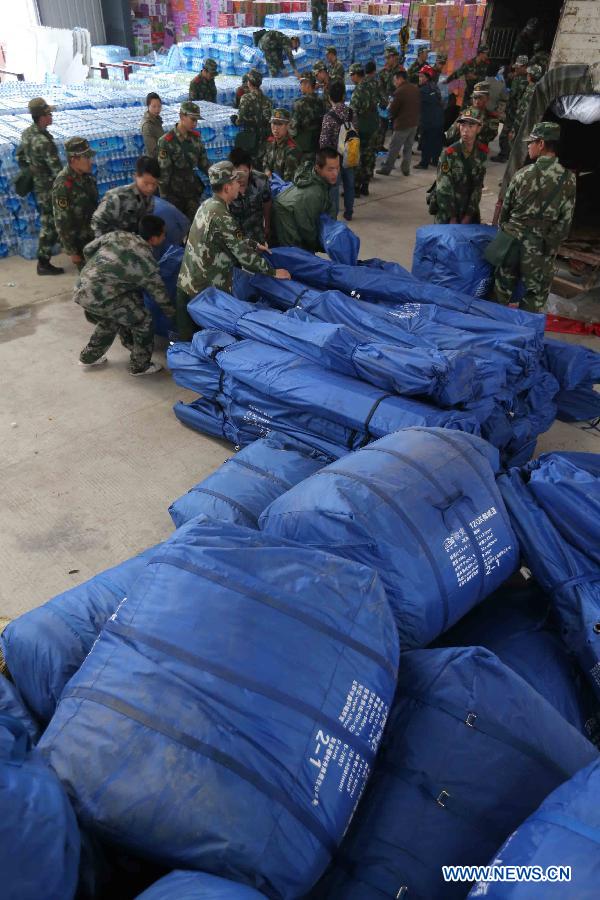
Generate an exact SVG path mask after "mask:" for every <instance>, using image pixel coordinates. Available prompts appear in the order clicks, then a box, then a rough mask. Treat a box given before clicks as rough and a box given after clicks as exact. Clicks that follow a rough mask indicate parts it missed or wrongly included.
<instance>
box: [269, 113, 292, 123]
mask: <svg viewBox="0 0 600 900" xmlns="http://www.w3.org/2000/svg"><path fill="white" fill-rule="evenodd" d="M290 119H291V115H290V111H289V109H274V110H273V114H272V115H271V122H284V123H285V124H286V125H287V124H288V123H289V121H290Z"/></svg>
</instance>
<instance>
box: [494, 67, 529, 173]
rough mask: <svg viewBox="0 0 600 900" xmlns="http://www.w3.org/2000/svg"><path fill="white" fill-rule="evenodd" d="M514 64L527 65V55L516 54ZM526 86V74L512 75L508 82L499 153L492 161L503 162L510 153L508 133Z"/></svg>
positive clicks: (512, 125)
mask: <svg viewBox="0 0 600 900" xmlns="http://www.w3.org/2000/svg"><path fill="white" fill-rule="evenodd" d="M515 64H516V65H518V66H526V65H527V57H526V56H518V57H517V59H516V61H515ZM526 87H527V76H526V75H514V76H513V78H512V80H511V82H510V91H509V94H508V102H507V104H506V114H505V116H504V127H503V128H502V134H501V135H500V153H499V154H498V156H496V157H494V159H493V160H492V161H493V162H504V161H505V160H507V159H508V157H509V154H510V139H509V134H510V132H511V131H512V130H513V129H514V124H515V118H516V115H517V109H518V107H519V102H520V100H521V97H522V96H523V92H524V91H525V88H526Z"/></svg>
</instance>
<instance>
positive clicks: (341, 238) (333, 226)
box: [319, 213, 360, 266]
mask: <svg viewBox="0 0 600 900" xmlns="http://www.w3.org/2000/svg"><path fill="white" fill-rule="evenodd" d="M319 238H320V241H321V246H322V247H323V249H324V250H325V252H326V253H327V254H328V255H329V257H330V258H331V259H333V260H334V262H337V263H342V264H344V265H347V266H355V265H356V263H357V260H358V254H359V252H360V238H359V236H358V235H357V234H355V233H354V232H353V231H352V229H351V228H349V227H348V226H347V225H346V223H345V222H343V221H342V220H341V219H340V220H339V221H338V220H337V219H332V218H331V216H326V215H325V214H324V213H322V214H321V215H320V216H319Z"/></svg>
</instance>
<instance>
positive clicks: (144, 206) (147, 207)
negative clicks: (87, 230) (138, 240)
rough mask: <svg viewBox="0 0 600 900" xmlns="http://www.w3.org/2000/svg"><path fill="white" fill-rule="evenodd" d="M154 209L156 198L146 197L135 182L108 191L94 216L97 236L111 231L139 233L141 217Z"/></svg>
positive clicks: (94, 228) (93, 220)
mask: <svg viewBox="0 0 600 900" xmlns="http://www.w3.org/2000/svg"><path fill="white" fill-rule="evenodd" d="M153 210H154V198H153V197H144V195H143V194H140V192H139V191H138V189H137V187H136V185H135V182H132V184H125V185H123V186H122V187H116V188H112V189H111V190H110V191H107V192H106V194H105V195H104V197H103V198H102V200H101V201H100V204H99V206H98V209H97V210H96V212H95V213H94V215H93V216H92V231H93V232H94V235H95V237H100V235H101V234H108V232H109V231H130V232H132V234H137V232H138V228H139V227H140V219H141V218H142V216H147V215H148V214H149V213H151V212H153Z"/></svg>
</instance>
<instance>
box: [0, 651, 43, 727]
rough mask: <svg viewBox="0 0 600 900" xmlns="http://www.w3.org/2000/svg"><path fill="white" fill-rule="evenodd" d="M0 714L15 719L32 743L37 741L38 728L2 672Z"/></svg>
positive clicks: (17, 692)
mask: <svg viewBox="0 0 600 900" xmlns="http://www.w3.org/2000/svg"><path fill="white" fill-rule="evenodd" d="M0 661H1V657H0ZM0 716H10V717H11V718H12V719H17V720H18V721H19V722H20V723H21V725H22V726H23V727H24V729H25V731H26V732H27V734H28V736H29V739H30V740H31V741H32V743H35V742H36V741H37V739H38V737H39V729H38V727H37V725H36V724H35V722H34V721H33V719H32V718H31V713H30V712H29V710H28V709H27V707H26V706H25V702H24V700H23V698H22V697H21V695H20V694H19V691H18V690H17V688H16V687H15V685H14V684H13V683H12V682H11V681H9V680H8V678H5V677H4V675H2V674H0Z"/></svg>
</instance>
